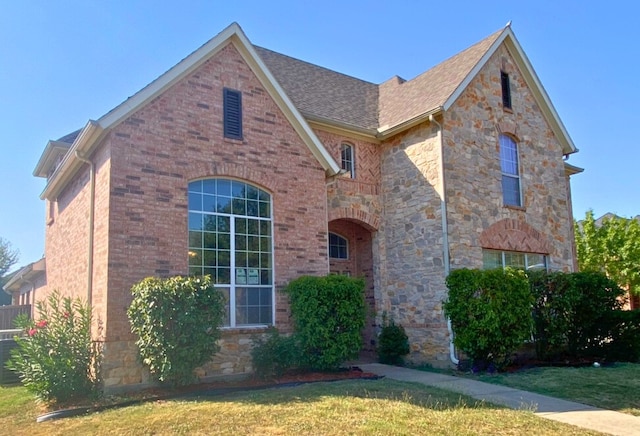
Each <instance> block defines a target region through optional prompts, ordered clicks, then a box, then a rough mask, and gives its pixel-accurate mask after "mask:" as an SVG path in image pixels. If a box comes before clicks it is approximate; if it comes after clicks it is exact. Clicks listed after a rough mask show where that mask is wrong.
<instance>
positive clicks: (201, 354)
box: [127, 276, 225, 385]
mask: <svg viewBox="0 0 640 436" xmlns="http://www.w3.org/2000/svg"><path fill="white" fill-rule="evenodd" d="M131 292H132V293H133V301H132V302H131V306H130V307H129V309H128V311H127V314H128V316H129V321H130V323H131V331H132V332H133V333H135V334H136V335H137V336H138V339H137V340H136V344H137V345H138V348H139V350H140V355H141V357H142V362H143V363H144V364H145V365H147V366H148V367H149V371H150V372H151V374H152V375H154V376H155V377H156V378H157V379H158V380H159V381H161V382H167V383H170V384H173V385H182V384H188V383H190V382H192V381H193V380H194V378H195V376H194V373H193V370H194V369H195V368H197V367H198V366H201V365H203V364H205V363H206V362H208V361H209V360H211V358H212V357H213V355H214V354H215V353H216V352H217V351H218V349H219V346H218V344H217V342H216V341H217V340H218V339H219V338H220V330H219V327H220V326H221V325H222V322H223V317H224V313H225V300H224V297H223V295H222V293H221V292H220V291H218V290H217V289H215V288H214V286H213V283H212V282H211V280H210V278H209V277H208V276H206V277H171V278H168V279H159V278H153V277H150V278H146V279H144V280H142V281H141V282H139V283H137V284H136V285H134V286H133V288H131Z"/></svg>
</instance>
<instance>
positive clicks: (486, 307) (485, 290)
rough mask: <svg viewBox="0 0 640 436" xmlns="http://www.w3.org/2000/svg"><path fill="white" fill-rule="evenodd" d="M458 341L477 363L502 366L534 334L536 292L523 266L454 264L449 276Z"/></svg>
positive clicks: (449, 309)
mask: <svg viewBox="0 0 640 436" xmlns="http://www.w3.org/2000/svg"><path fill="white" fill-rule="evenodd" d="M447 287H448V288H449V300H448V301H446V302H444V311H445V314H446V315H447V316H448V317H449V318H450V319H451V324H452V325H453V330H454V332H455V338H454V343H455V345H456V346H457V347H458V348H460V349H461V350H462V351H464V352H465V353H466V354H467V355H468V356H469V357H470V358H471V359H472V360H473V361H474V365H475V366H478V365H480V366H485V365H487V366H489V365H491V364H493V365H495V366H497V367H498V368H500V367H502V366H503V365H505V364H506V363H508V361H509V358H510V357H511V355H512V354H513V352H514V351H515V350H517V349H518V347H520V346H521V345H522V343H523V342H524V340H526V339H527V338H529V337H530V336H531V328H532V318H531V305H532V304H533V298H532V296H531V291H530V290H529V283H528V282H527V279H526V276H525V275H524V272H522V271H517V270H512V269H509V268H507V269H505V270H502V269H494V270H471V269H459V270H454V271H452V272H451V274H449V277H447Z"/></svg>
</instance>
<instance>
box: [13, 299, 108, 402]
mask: <svg viewBox="0 0 640 436" xmlns="http://www.w3.org/2000/svg"><path fill="white" fill-rule="evenodd" d="M36 311H37V316H36V319H35V320H32V319H29V318H28V317H26V316H22V317H18V318H17V319H16V321H15V324H16V327H17V328H20V329H22V330H23V331H24V332H25V333H26V335H25V336H22V337H16V342H17V344H18V347H16V348H15V349H13V350H12V351H11V359H10V360H9V362H8V363H7V367H8V368H9V369H12V370H14V371H16V372H17V373H18V375H19V376H20V380H21V381H22V383H23V384H24V386H25V387H26V388H27V390H29V391H30V392H32V393H33V394H35V396H36V397H37V398H38V399H39V400H42V401H45V402H65V401H69V400H76V399H78V398H83V397H88V396H92V395H94V394H96V393H97V392H98V389H97V388H98V385H99V380H98V371H97V368H98V366H97V365H98V364H99V360H100V359H99V357H100V353H99V350H98V349H97V348H96V347H95V346H94V344H93V342H92V341H91V308H90V307H89V306H88V305H86V304H84V303H83V302H81V301H80V300H79V299H71V298H68V297H64V298H63V297H61V296H60V294H59V293H58V292H57V291H55V292H53V293H52V294H51V295H50V296H49V298H47V300H46V301H39V302H37V303H36Z"/></svg>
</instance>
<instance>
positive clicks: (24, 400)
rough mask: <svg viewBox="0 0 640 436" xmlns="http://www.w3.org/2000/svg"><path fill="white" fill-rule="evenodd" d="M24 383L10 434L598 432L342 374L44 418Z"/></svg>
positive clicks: (5, 426) (4, 424) (1, 418)
mask: <svg viewBox="0 0 640 436" xmlns="http://www.w3.org/2000/svg"><path fill="white" fill-rule="evenodd" d="M39 413H40V410H39V407H38V406H37V405H36V404H35V402H34V401H32V400H31V399H30V397H29V396H28V394H27V393H26V391H25V390H24V389H23V388H22V387H11V388H0V428H1V429H2V433H3V434H11V435H22V434H27V435H30V436H34V435H40V434H42V435H44V434H46V435H55V434H118V435H140V434H234V435H236V434H266V435H272V434H332V435H333V434H367V435H369V434H456V435H464V434H492V435H501V434H537V435H540V434H550V435H551V434H554V435H556V434H563V435H574V434H575V435H584V434H597V433H593V432H588V431H585V430H583V429H579V428H577V427H572V426H568V425H565V424H561V423H558V422H555V421H549V420H545V419H542V418H539V417H536V416H535V415H534V414H533V413H532V412H531V411H514V410H510V409H505V408H501V407H498V406H494V405H491V404H487V403H482V402H477V401H476V400H474V399H471V398H469V397H465V396H461V395H459V394H454V393H451V392H448V391H443V390H439V389H435V388H431V387H425V386H422V385H418V384H413V383H403V382H397V381H393V380H386V379H383V380H375V381H362V380H360V381H341V382H333V383H315V384H308V385H303V386H298V387H287V388H276V389H266V390H261V391H252V392H243V393H236V394H230V395H225V396H221V397H199V398H193V399H176V400H165V401H153V402H148V403H144V404H141V405H137V406H130V407H124V408H120V409H112V410H108V411H104V412H101V413H94V414H91V415H88V416H82V417H76V418H66V419H62V420H58V421H48V422H44V423H40V424H37V423H36V422H35V418H36V416H37V415H38V414H39Z"/></svg>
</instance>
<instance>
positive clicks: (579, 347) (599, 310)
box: [568, 272, 624, 356]
mask: <svg viewBox="0 0 640 436" xmlns="http://www.w3.org/2000/svg"><path fill="white" fill-rule="evenodd" d="M572 276H573V280H574V286H575V292H576V294H578V295H580V298H579V299H578V300H577V301H576V304H575V306H574V307H573V311H572V320H571V328H570V329H569V334H568V348H569V353H570V354H571V355H576V356H589V355H591V354H592V352H591V351H590V350H597V349H598V348H600V341H599V339H598V336H599V332H600V323H602V322H603V321H604V318H606V317H607V316H609V313H610V312H612V311H616V310H620V309H621V308H622V296H623V295H624V291H623V290H622V289H620V288H619V287H618V285H617V284H616V283H615V282H613V281H612V280H610V279H609V278H607V276H605V275H604V274H603V273H600V272H576V273H573V274H572Z"/></svg>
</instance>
